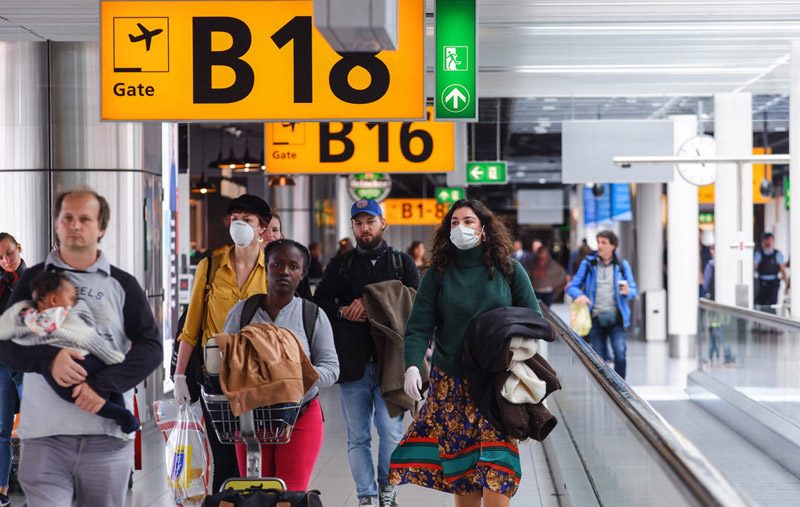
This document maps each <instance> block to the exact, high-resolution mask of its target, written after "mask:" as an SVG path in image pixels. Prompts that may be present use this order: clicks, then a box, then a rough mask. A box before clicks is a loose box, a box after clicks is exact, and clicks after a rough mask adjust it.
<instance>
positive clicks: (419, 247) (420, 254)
mask: <svg viewBox="0 0 800 507" xmlns="http://www.w3.org/2000/svg"><path fill="white" fill-rule="evenodd" d="M406 253H407V254H408V255H410V256H411V258H412V259H414V264H415V265H416V266H417V269H418V270H420V271H422V268H423V267H424V266H425V243H424V242H422V241H419V240H416V241H413V242H412V243H411V246H410V247H408V250H406Z"/></svg>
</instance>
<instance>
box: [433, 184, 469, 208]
mask: <svg viewBox="0 0 800 507" xmlns="http://www.w3.org/2000/svg"><path fill="white" fill-rule="evenodd" d="M463 198H464V189H463V188H451V187H437V188H436V202H438V203H440V204H441V203H446V202H456V201H460V200H461V199H463Z"/></svg>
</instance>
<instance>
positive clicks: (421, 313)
mask: <svg viewBox="0 0 800 507" xmlns="http://www.w3.org/2000/svg"><path fill="white" fill-rule="evenodd" d="M528 284H529V285H530V282H528ZM438 292H439V290H438V287H437V286H436V268H435V267H431V268H429V269H427V270H426V271H425V274H423V275H422V280H420V282H419V288H418V289H417V295H416V297H415V298H414V304H413V305H412V306H411V314H410V315H409V316H408V322H407V323H406V332H405V334H404V335H403V359H404V361H405V367H406V368H408V367H409V366H416V367H417V368H419V369H420V370H422V362H423V361H424V360H425V351H426V350H428V343H429V342H430V339H431V337H432V336H433V330H434V329H435V328H436V300H437V297H438Z"/></svg>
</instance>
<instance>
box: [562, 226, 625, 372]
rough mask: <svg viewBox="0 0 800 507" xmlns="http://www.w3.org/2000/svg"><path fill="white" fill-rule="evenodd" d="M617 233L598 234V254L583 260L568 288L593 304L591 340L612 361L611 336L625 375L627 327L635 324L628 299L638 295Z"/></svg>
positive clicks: (580, 299) (618, 365)
mask: <svg viewBox="0 0 800 507" xmlns="http://www.w3.org/2000/svg"><path fill="white" fill-rule="evenodd" d="M617 243H618V240H617V235H616V234H614V232H613V231H608V230H606V231H600V232H599V233H597V255H590V256H587V257H586V258H585V259H584V260H583V261H581V264H580V266H579V267H578V272H577V273H575V276H574V277H573V278H572V281H571V282H570V284H569V287H567V294H569V295H570V296H571V297H572V299H573V301H574V302H575V303H578V304H586V305H589V310H590V311H591V313H592V329H591V331H589V340H590V341H591V344H592V348H593V349H594V350H595V352H597V353H598V354H599V355H600V357H602V358H603V360H605V361H609V360H610V357H608V345H607V343H606V342H607V341H608V339H609V338H610V339H611V348H612V349H613V351H614V371H616V372H617V373H618V374H619V376H620V377H622V378H623V379H624V378H625V372H626V366H627V362H626V357H625V355H626V351H627V347H626V344H625V340H626V334H625V328H626V327H628V326H630V325H631V321H630V319H631V309H630V307H629V306H628V301H629V300H631V299H633V298H635V297H636V294H637V289H636V281H635V280H634V279H633V270H632V269H631V265H630V264H629V263H628V261H627V260H625V259H620V258H619V257H617V254H616V250H617Z"/></svg>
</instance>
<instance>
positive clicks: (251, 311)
mask: <svg viewBox="0 0 800 507" xmlns="http://www.w3.org/2000/svg"><path fill="white" fill-rule="evenodd" d="M263 298H264V294H255V295H253V296H250V297H249V298H247V301H245V303H244V308H242V318H241V320H240V321H239V322H240V327H244V326H246V325H247V324H250V321H252V320H253V317H254V316H255V314H256V310H258V307H259V305H261V300H262V299H263ZM317 315H319V306H317V305H316V304H314V303H312V302H311V301H309V300H307V299H303V331H304V332H305V333H306V338H308V348H309V350H311V342H312V340H313V338H314V326H315V325H316V324H317Z"/></svg>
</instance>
